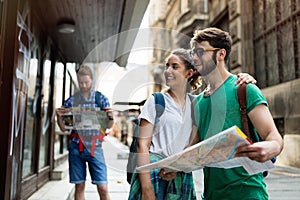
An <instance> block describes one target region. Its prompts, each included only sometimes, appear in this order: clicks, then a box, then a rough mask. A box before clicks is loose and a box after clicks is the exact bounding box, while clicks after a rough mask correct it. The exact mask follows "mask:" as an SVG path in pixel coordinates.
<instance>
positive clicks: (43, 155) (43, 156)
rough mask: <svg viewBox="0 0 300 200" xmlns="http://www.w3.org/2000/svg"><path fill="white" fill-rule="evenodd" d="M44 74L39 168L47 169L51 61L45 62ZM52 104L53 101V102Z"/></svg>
mask: <svg viewBox="0 0 300 200" xmlns="http://www.w3.org/2000/svg"><path fill="white" fill-rule="evenodd" d="M43 67H44V70H43V71H44V73H43V90H42V94H43V98H42V103H41V109H42V110H41V112H42V113H41V115H42V126H41V128H42V130H41V141H40V157H39V168H43V167H45V166H46V165H47V164H48V163H47V161H48V154H49V152H48V147H49V142H50V141H49V125H50V117H49V114H48V110H49V109H48V106H49V102H50V101H49V100H50V94H51V86H50V74H51V61H49V60H46V61H45V62H44V66H43ZM51 103H52V101H51Z"/></svg>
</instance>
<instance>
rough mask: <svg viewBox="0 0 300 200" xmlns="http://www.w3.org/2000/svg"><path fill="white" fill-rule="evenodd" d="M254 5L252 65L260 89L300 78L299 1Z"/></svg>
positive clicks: (263, 0)
mask: <svg viewBox="0 0 300 200" xmlns="http://www.w3.org/2000/svg"><path fill="white" fill-rule="evenodd" d="M253 2H254V8H257V9H254V11H253V21H254V22H255V23H254V24H253V26H254V27H253V30H254V49H255V51H254V62H255V76H256V77H257V80H258V84H259V86H260V87H262V88H263V87H268V86H272V85H276V84H279V83H283V82H287V81H290V80H293V79H296V78H299V68H298V63H299V52H300V49H299V48H300V42H299V38H300V30H299V29H300V26H299V24H300V22H299V19H300V18H299V17H298V16H297V14H296V13H298V12H299V10H300V7H299V6H296V5H298V4H299V0H290V1H284V3H283V1H270V0H257V1H253Z"/></svg>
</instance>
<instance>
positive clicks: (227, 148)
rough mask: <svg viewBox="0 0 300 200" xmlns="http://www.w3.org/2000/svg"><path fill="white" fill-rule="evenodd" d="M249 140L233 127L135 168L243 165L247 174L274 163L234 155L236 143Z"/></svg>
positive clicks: (266, 168) (186, 169)
mask: <svg viewBox="0 0 300 200" xmlns="http://www.w3.org/2000/svg"><path fill="white" fill-rule="evenodd" d="M250 143H251V142H250V141H249V140H248V139H247V136H246V135H245V134H244V133H243V132H242V131H241V130H240V129H239V128H238V127H237V126H233V127H231V128H229V129H226V130H224V131H222V132H220V133H218V134H217V135H215V136H213V137H210V138H208V139H207V140H204V141H202V142H200V143H198V144H195V145H193V146H191V147H188V148H186V149H185V150H183V151H182V152H180V153H178V154H175V155H173V156H170V157H167V158H165V159H163V160H160V161H158V162H155V163H150V164H148V165H144V166H140V167H138V168H137V170H138V171H142V170H150V169H156V168H164V169H165V170H166V171H184V172H191V171H194V170H197V169H201V168H203V167H205V166H208V167H218V168H233V167H239V166H243V167H244V168H245V170H246V171H247V172H248V173H249V174H256V173H259V172H263V171H266V170H269V169H271V168H273V167H274V165H273V163H272V162H271V161H270V160H269V161H266V162H264V163H260V162H256V161H253V160H251V159H249V158H248V157H236V158H235V157H234V155H235V152H236V147H237V146H239V145H242V144H250Z"/></svg>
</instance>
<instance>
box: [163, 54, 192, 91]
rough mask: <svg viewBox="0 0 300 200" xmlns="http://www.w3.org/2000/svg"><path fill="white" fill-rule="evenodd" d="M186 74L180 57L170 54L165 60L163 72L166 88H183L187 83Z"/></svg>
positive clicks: (186, 71)
mask: <svg viewBox="0 0 300 200" xmlns="http://www.w3.org/2000/svg"><path fill="white" fill-rule="evenodd" d="M188 73H189V72H188V70H187V69H186V66H185V63H184V60H183V59H182V58H181V57H179V56H177V55H174V54H171V55H170V56H169V57H168V58H167V60H166V65H165V71H164V75H165V79H166V84H167V86H169V87H170V88H176V87H182V86H184V85H185V84H186V83H187V77H188Z"/></svg>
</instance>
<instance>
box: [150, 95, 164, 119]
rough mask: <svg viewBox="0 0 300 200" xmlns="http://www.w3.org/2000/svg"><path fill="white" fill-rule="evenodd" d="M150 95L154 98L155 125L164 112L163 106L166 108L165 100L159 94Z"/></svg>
mask: <svg viewBox="0 0 300 200" xmlns="http://www.w3.org/2000/svg"><path fill="white" fill-rule="evenodd" d="M152 95H153V96H154V102H155V111H156V116H155V123H157V122H158V121H159V118H160V116H161V115H162V114H163V112H164V111H165V106H166V104H165V98H164V96H163V94H162V93H161V92H155V93H153V94H152Z"/></svg>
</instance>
